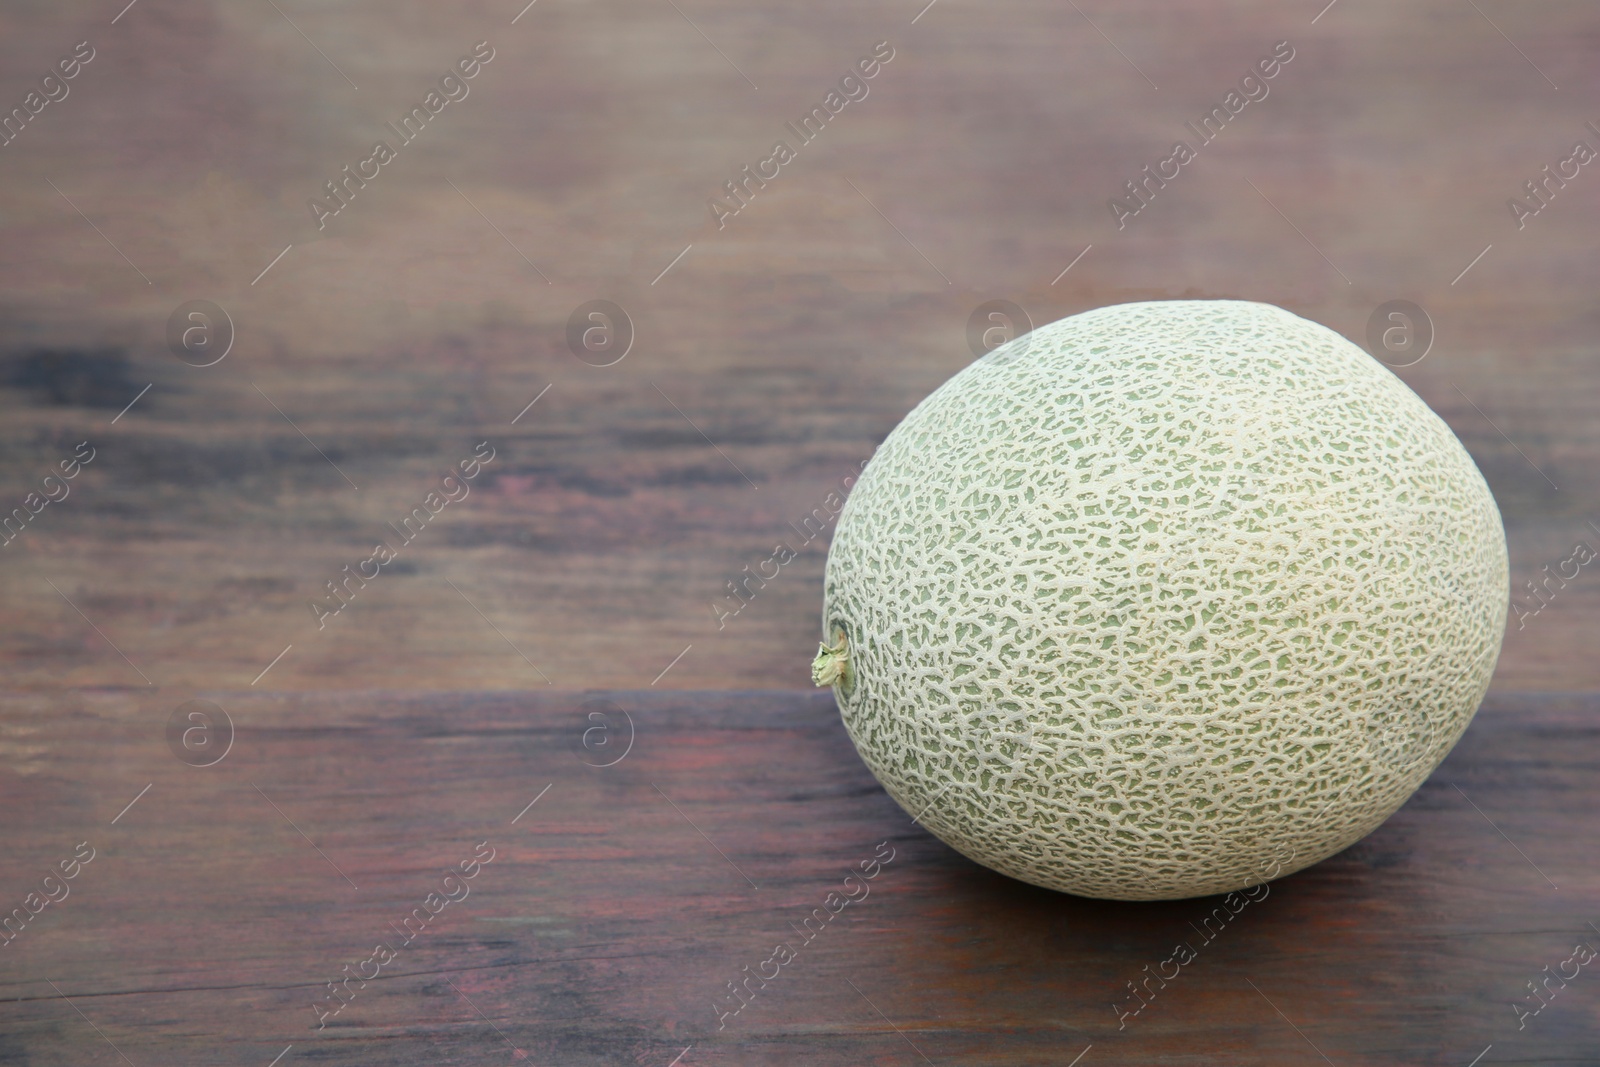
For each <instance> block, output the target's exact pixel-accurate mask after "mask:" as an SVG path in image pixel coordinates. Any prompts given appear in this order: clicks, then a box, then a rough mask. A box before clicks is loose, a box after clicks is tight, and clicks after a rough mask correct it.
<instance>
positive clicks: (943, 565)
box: [814, 300, 1508, 900]
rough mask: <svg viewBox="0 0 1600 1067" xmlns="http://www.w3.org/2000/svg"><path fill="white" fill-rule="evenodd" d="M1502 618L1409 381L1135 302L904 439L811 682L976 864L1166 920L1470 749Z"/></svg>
mask: <svg viewBox="0 0 1600 1067" xmlns="http://www.w3.org/2000/svg"><path fill="white" fill-rule="evenodd" d="M1507 602H1508V573H1507V554H1506V543H1505V534H1504V531H1503V528H1502V526H1501V521H1500V513H1499V511H1498V510H1497V508H1496V507H1495V503H1494V498H1493V497H1492V496H1491V494H1490V492H1489V488H1488V486H1487V485H1486V484H1485V483H1484V480H1483V477H1482V475H1481V474H1480V473H1479V472H1478V469H1477V467H1476V466H1475V465H1474V464H1473V462H1472V459H1471V457H1469V456H1468V454H1467V452H1466V450H1465V449H1464V448H1463V447H1462V445H1461V443H1460V441H1458V440H1457V439H1456V437H1455V435H1454V434H1453V433H1451V431H1450V428H1449V427H1448V426H1446V425H1445V423H1444V421H1443V420H1442V419H1440V418H1439V417H1438V416H1437V415H1435V414H1434V413H1433V412H1432V411H1431V410H1430V409H1429V408H1428V407H1427V405H1425V404H1424V403H1423V402H1422V400H1421V399H1420V398H1418V397H1417V395H1416V394H1415V393H1413V392H1412V391H1411V390H1410V389H1409V388H1407V387H1406V386H1405V385H1404V384H1403V383H1402V382H1401V381H1400V380H1399V379H1398V378H1397V377H1395V375H1394V374H1393V372H1391V371H1390V370H1389V369H1388V368H1386V367H1384V366H1383V365H1382V364H1380V363H1378V362H1377V361H1376V360H1374V359H1373V358H1372V357H1370V356H1369V355H1367V354H1366V353H1365V352H1364V351H1362V350H1361V349H1359V348H1357V347H1356V346H1355V345H1353V344H1351V343H1350V342H1349V341H1347V340H1345V339H1344V338H1343V337H1341V336H1339V335H1338V334H1336V333H1334V332H1333V331H1331V330H1329V329H1327V328H1325V327H1323V326H1320V325H1318V324H1316V323H1313V322H1309V321H1307V320H1305V319H1302V318H1300V317H1298V316H1296V315H1293V314H1290V313H1289V312H1287V311H1284V310H1282V309H1280V308H1277V307H1272V306H1270V305H1267V304H1260V303H1253V302H1248V301H1235V300H1176V301H1157V302H1144V303H1131V304H1120V305H1116V306H1112V307H1105V308H1100V309H1098V310H1094V311H1089V312H1085V313H1083V314H1080V315H1074V316H1071V317H1070V318H1065V319H1062V320H1060V321H1058V322H1055V323H1052V324H1050V325H1048V326H1045V327H1042V328H1041V329H1039V330H1036V331H1034V332H1033V333H1031V334H1027V335H1025V336H1023V337H1019V338H1016V339H1015V340H1012V341H1010V342H1009V343H1007V344H1005V345H1002V346H1000V347H999V348H997V349H995V350H994V351H993V352H991V353H989V354H988V355H986V356H984V357H983V358H981V359H978V360H977V361H975V362H974V363H972V364H971V365H969V366H968V367H966V368H965V369H964V370H962V371H961V372H960V373H958V374H957V375H956V376H955V377H953V378H951V379H950V380H949V381H948V382H946V383H945V384H944V385H943V386H941V387H940V388H939V389H938V390H937V391H935V392H934V393H933V394H932V395H931V396H929V397H928V398H927V399H926V400H924V401H923V402H922V403H920V404H918V405H917V407H916V408H915V409H914V410H912V412H911V413H910V414H909V415H907V416H906V417H905V419H904V421H902V422H901V423H900V424H899V426H897V427H896V428H895V429H894V431H893V432H892V433H890V434H889V436H888V438H887V439H886V440H885V441H884V442H883V444H882V445H881V446H880V447H879V448H878V450H877V451H876V453H875V454H874V456H873V458H872V460H871V462H870V463H869V464H868V465H867V467H866V469H865V470H864V471H863V473H862V475H861V478H860V480H859V481H858V482H857V483H856V485H855V487H854V489H853V490H852V492H851V494H850V496H849V499H848V501H847V502H846V504H845V506H844V510H843V512H842V513H841V515H840V517H839V521H838V526H837V529H836V531H835V533H834V537H833V542H832V545H831V546H830V548H829V552H828V562H827V572H826V577H825V582H824V600H823V616H822V623H823V642H822V646H823V647H822V649H821V650H820V652H819V654H818V656H817V659H816V662H815V664H814V677H815V680H816V681H817V683H818V684H819V685H828V686H832V688H833V693H834V696H835V699H836V701H837V703H838V706H839V710H840V714H841V716H842V717H843V720H844V725H845V728H846V730H847V731H848V732H849V735H850V738H851V740H852V741H853V742H854V744H855V747H856V750H857V751H858V752H859V753H860V755H861V758H862V760H864V761H865V763H866V764H867V766H868V768H870V769H871V771H872V773H873V775H874V776H876V777H877V779H878V781H879V782H881V783H882V785H883V787H884V788H885V789H886V790H887V791H888V793H889V795H890V796H891V797H893V798H894V800H895V801H896V802H898V803H899V804H900V806H901V807H903V808H904V809H905V810H906V811H907V812H909V813H911V814H912V815H913V816H914V817H915V818H916V819H917V821H918V822H919V823H920V824H921V825H922V826H924V827H926V828H927V829H928V830H929V831H930V832H931V833H933V834H934V835H936V836H937V837H938V838H940V839H941V840H942V841H944V842H945V843H947V844H948V845H950V846H951V847H952V848H954V849H956V850H957V851H958V852H960V853H962V854H964V855H965V856H967V857H969V858H971V859H972V860H975V861H976V862H978V863H981V864H983V865H985V866H987V867H990V868H992V869H994V870H996V871H999V872H1001V873H1002V874H1005V875H1009V876H1010V877H1012V878H1017V879H1020V880H1022V881H1024V882H1029V883H1032V884H1034V885H1038V886H1044V887H1047V888H1050V889H1054V890H1059V891H1062V892H1065V893H1072V894H1077V895H1081V896H1089V897H1102V898H1111V899H1118V900H1162V899H1176V898H1183V897H1193V896H1201V895H1206V894H1212V893H1223V892H1229V891H1233V890H1238V889H1241V888H1245V887H1247V886H1251V885H1254V884H1257V883H1260V882H1263V881H1265V880H1267V879H1269V878H1272V877H1277V876H1279V875H1286V874H1290V873H1292V872H1293V871H1296V870H1299V869H1301V868H1304V867H1306V866H1309V865H1311V864H1313V863H1316V862H1318V861H1320V860H1322V859H1324V858H1326V857H1328V856H1330V855H1333V854H1334V853H1336V852H1339V851H1340V850H1342V849H1344V848H1346V847H1348V846H1349V845H1351V844H1353V843H1354V842H1356V841H1357V840H1359V839H1360V838H1362V837H1364V836H1366V835H1367V834H1369V833H1371V832H1372V831H1373V830H1374V829H1376V828H1377V827H1378V826H1379V825H1380V824H1381V823H1382V822H1383V821H1384V820H1385V819H1386V818H1388V817H1389V816H1390V815H1391V814H1392V813H1393V812H1394V811H1395V810H1396V809H1398V808H1399V807H1400V805H1401V804H1403V803H1404V802H1405V801H1406V799H1407V798H1408V797H1409V796H1410V795H1411V794H1412V793H1413V792H1414V791H1415V790H1416V789H1417V788H1418V786H1420V785H1421V784H1422V782H1423V781H1424V780H1425V779H1426V778H1427V777H1428V775H1429V774H1430V773H1431V772H1432V771H1433V769H1434V768H1435V767H1436V766H1437V765H1438V764H1439V762H1440V761H1441V760H1442V759H1443V758H1444V757H1445V755H1446V754H1447V753H1448V752H1449V751H1450V749H1451V747H1452V746H1453V745H1454V744H1455V742H1456V740H1457V739H1458V738H1459V737H1460V736H1461V734H1462V732H1463V731H1464V730H1465V729H1466V727H1467V724H1468V723H1469V722H1470V720H1471V719H1472V716H1473V714H1474V713H1475V711H1476V710H1477V707H1478V704H1479V703H1480V701H1481V700H1482V699H1483V696H1484V693H1485V692H1486V691H1487V689H1488V685H1489V678H1490V675H1491V674H1492V673H1493V671H1494V665H1495V659H1496V657H1497V656H1498V654H1499V649H1500V640H1501V637H1502V635H1503V632H1504V629H1505V620H1506V609H1507Z"/></svg>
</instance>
